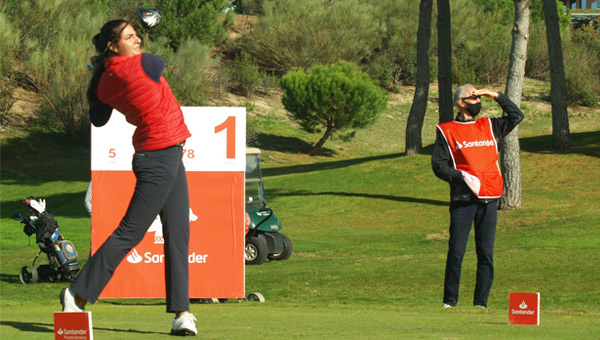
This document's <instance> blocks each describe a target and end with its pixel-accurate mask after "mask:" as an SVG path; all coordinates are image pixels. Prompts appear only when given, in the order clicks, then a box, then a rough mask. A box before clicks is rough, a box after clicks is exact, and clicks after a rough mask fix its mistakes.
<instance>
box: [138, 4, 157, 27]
mask: <svg viewBox="0 0 600 340" xmlns="http://www.w3.org/2000/svg"><path fill="white" fill-rule="evenodd" d="M136 13H137V15H138V17H139V18H140V22H141V24H142V26H143V27H144V28H145V29H150V28H152V27H156V26H158V24H160V20H161V19H162V16H161V15H160V12H159V11H158V10H157V9H155V8H138V10H137V11H136Z"/></svg>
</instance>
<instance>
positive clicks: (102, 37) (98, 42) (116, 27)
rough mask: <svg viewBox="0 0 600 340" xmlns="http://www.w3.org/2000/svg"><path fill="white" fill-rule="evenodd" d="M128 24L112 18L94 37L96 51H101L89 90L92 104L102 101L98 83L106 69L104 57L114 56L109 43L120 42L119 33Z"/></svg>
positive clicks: (89, 101)
mask: <svg viewBox="0 0 600 340" xmlns="http://www.w3.org/2000/svg"><path fill="white" fill-rule="evenodd" d="M124 25H127V21H125V20H112V21H109V22H107V23H106V24H104V26H102V28H101V29H100V33H98V34H96V35H95V36H94V38H92V43H93V44H94V46H95V47H96V51H97V52H98V53H100V54H99V55H98V57H97V59H96V67H95V68H94V75H93V76H92V79H91V80H90V86H89V87H88V90H87V99H88V104H89V105H90V106H94V105H97V104H99V103H100V100H99V99H98V83H99V82H100V77H101V76H102V73H104V71H105V70H106V69H105V67H104V59H105V58H107V57H112V56H113V55H114V53H113V52H112V51H111V50H109V49H108V43H109V42H110V43H113V44H116V43H117V42H119V35H121V32H122V31H123V30H122V28H123V27H124Z"/></svg>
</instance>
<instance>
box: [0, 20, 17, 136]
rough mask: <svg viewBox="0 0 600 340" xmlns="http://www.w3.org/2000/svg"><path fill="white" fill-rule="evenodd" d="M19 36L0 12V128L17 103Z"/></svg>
mask: <svg viewBox="0 0 600 340" xmlns="http://www.w3.org/2000/svg"><path fill="white" fill-rule="evenodd" d="M18 42H19V34H18V32H17V30H15V29H14V27H13V26H12V25H11V23H10V21H9V20H8V18H7V17H6V15H5V14H4V13H3V12H0V126H3V125H4V124H5V123H6V117H7V116H8V112H9V111H10V109H11V108H12V106H13V104H14V103H15V99H14V97H13V92H14V72H13V66H14V58H15V57H14V55H15V51H16V50H17V44H18Z"/></svg>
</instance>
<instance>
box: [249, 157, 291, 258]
mask: <svg viewBox="0 0 600 340" xmlns="http://www.w3.org/2000/svg"><path fill="white" fill-rule="evenodd" d="M259 155H260V150H259V149H256V148H248V149H246V213H247V214H248V215H247V216H249V217H250V225H249V226H248V230H247V231H246V249H245V260H246V264H261V263H263V262H265V260H266V259H267V258H268V259H269V260H274V261H282V260H287V259H289V258H290V256H292V251H293V245H292V241H291V240H290V238H289V237H287V236H286V235H284V234H282V233H280V232H279V231H280V230H281V229H282V228H283V227H282V226H281V222H280V221H279V218H278V217H277V216H275V214H274V213H273V210H272V209H270V208H268V207H267V201H266V199H265V193H264V191H265V190H264V187H263V180H262V173H261V171H260V159H259Z"/></svg>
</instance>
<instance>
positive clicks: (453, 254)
mask: <svg viewBox="0 0 600 340" xmlns="http://www.w3.org/2000/svg"><path fill="white" fill-rule="evenodd" d="M497 220H498V201H497V200H493V201H491V202H488V203H484V202H452V203H450V240H449V241H448V256H447V258H446V274H445V279H444V303H447V304H449V305H451V306H455V305H456V304H457V302H458V295H459V294H458V293H459V286H460V275H461V267H462V261H463V258H464V256H465V251H466V248H467V241H468V240H469V233H470V232H471V225H473V224H474V225H475V250H476V253H477V278H476V282H475V293H474V296H473V305H476V306H485V307H487V302H488V297H489V295H490V290H491V288H492V282H493V281H494V240H495V237H496V222H497Z"/></svg>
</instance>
